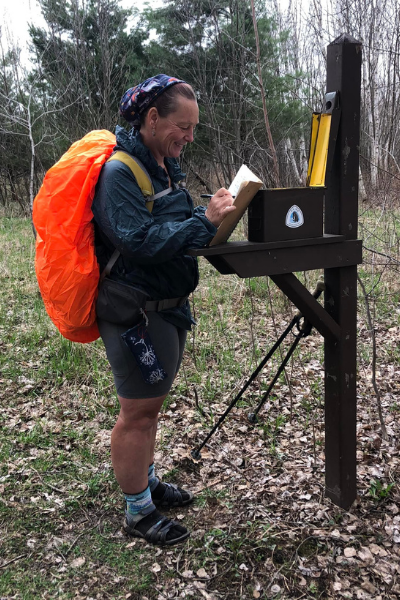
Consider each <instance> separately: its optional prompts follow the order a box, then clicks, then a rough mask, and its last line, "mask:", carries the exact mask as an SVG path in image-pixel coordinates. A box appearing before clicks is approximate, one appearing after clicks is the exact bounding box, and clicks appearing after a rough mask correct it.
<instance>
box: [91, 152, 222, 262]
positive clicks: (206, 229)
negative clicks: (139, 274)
mask: <svg viewBox="0 0 400 600" xmlns="http://www.w3.org/2000/svg"><path fill="white" fill-rule="evenodd" d="M180 193H185V192H183V191H182V192H180ZM155 202H157V200H156V201H155ZM185 204H186V203H185ZM92 209H93V214H94V217H95V220H96V222H97V223H98V225H99V226H100V228H101V229H102V230H103V231H104V233H105V234H106V236H107V237H108V238H109V240H110V241H111V243H112V244H113V245H114V246H115V247H116V248H117V249H118V250H119V251H120V252H121V254H122V255H125V256H127V257H130V258H134V259H135V260H136V261H137V262H138V263H139V264H151V263H160V262H165V261H167V260H170V259H171V258H172V257H173V256H176V255H179V254H184V253H185V251H186V250H187V249H188V248H201V247H203V246H205V245H207V244H208V243H209V242H210V241H211V239H212V238H213V237H214V235H215V233H216V231H217V228H216V227H215V225H213V224H212V223H211V222H210V221H209V220H208V219H207V218H206V216H205V214H204V210H195V212H194V214H193V216H190V215H191V207H190V206H189V204H188V203H187V207H186V206H185V208H183V207H182V210H181V211H179V213H177V212H174V205H173V203H172V204H171V214H170V220H169V218H168V217H169V215H167V216H166V219H167V220H166V222H164V223H156V221H155V219H154V217H153V215H152V214H151V213H150V212H149V211H148V209H147V208H146V204H145V198H144V196H143V194H142V192H141V190H140V188H139V186H138V184H137V183H136V180H135V178H134V177H133V175H132V173H131V171H130V170H129V168H128V167H126V166H125V165H124V164H122V163H118V162H117V161H113V162H110V163H107V164H106V165H105V166H104V168H103V170H102V173H101V175H100V179H99V182H98V185H97V188H96V196H95V199H94V202H93V207H92ZM188 217H189V218H188Z"/></svg>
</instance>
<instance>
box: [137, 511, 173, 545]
mask: <svg viewBox="0 0 400 600" xmlns="http://www.w3.org/2000/svg"><path fill="white" fill-rule="evenodd" d="M176 524H177V523H175V521H171V520H170V519H168V518H167V517H163V518H162V519H161V521H159V522H158V523H156V524H155V525H153V526H152V527H150V529H149V530H148V531H146V533H145V534H144V539H145V540H147V541H148V542H150V543H151V544H156V543H158V544H161V545H163V544H165V541H166V539H167V534H168V532H169V531H170V529H172V527H175V525H176Z"/></svg>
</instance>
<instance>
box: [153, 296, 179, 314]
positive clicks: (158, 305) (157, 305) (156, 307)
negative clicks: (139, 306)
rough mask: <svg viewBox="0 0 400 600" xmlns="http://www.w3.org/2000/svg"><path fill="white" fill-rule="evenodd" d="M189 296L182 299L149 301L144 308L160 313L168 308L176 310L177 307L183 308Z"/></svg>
mask: <svg viewBox="0 0 400 600" xmlns="http://www.w3.org/2000/svg"><path fill="white" fill-rule="evenodd" d="M187 299H188V296H181V297H180V298H167V299H166V300H147V301H146V304H145V306H144V309H145V310H150V311H152V310H153V311H156V312H158V311H160V310H167V309H168V308H175V307H177V306H183V305H184V304H185V303H186V300H187Z"/></svg>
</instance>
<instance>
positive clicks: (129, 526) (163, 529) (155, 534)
mask: <svg viewBox="0 0 400 600" xmlns="http://www.w3.org/2000/svg"><path fill="white" fill-rule="evenodd" d="M155 510H156V508H155V506H154V505H153V507H152V510H149V511H146V510H144V511H143V512H142V513H139V514H137V515H129V518H128V516H127V514H125V520H124V524H123V528H124V530H125V532H126V533H128V534H129V535H133V536H135V537H139V538H144V539H145V540H146V542H149V544H154V545H159V546H173V545H174V544H179V543H180V542H184V541H185V540H186V539H187V538H188V537H189V536H190V532H189V531H187V529H185V528H184V527H182V525H180V524H179V523H177V522H176V521H172V520H171V519H168V517H164V516H163V515H161V514H160V513H159V514H160V517H161V518H160V519H156V521H155V523H153V525H151V526H150V527H149V529H147V531H145V532H142V531H139V530H138V529H137V526H138V524H139V523H140V522H141V521H142V520H143V519H146V518H147V517H148V516H149V515H151V514H152V513H153V512H154V511H155ZM157 512H158V511H157ZM176 526H178V527H179V528H181V529H182V530H184V531H185V533H183V534H182V535H180V536H177V537H173V538H171V539H168V540H167V535H168V533H169V532H170V531H171V529H173V528H174V527H176Z"/></svg>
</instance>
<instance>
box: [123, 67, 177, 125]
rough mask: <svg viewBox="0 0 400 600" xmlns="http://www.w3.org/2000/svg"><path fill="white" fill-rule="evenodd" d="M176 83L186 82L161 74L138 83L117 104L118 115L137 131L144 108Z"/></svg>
mask: <svg viewBox="0 0 400 600" xmlns="http://www.w3.org/2000/svg"><path fill="white" fill-rule="evenodd" d="M177 83H186V81H183V79H177V78H176V77H169V75H164V74H163V73H160V74H159V75H155V76H154V77H149V79H146V81H143V83H139V84H138V85H136V86H135V87H132V88H130V89H129V90H128V91H127V92H125V94H124V95H123V96H122V98H121V102H120V104H119V112H120V115H121V116H122V117H123V118H124V119H126V120H127V121H129V122H130V123H132V125H133V127H134V128H135V129H139V127H140V118H141V115H142V114H143V112H144V111H145V110H146V108H147V107H148V106H149V105H150V104H151V103H152V102H154V100H155V99H156V98H158V96H161V94H162V93H163V92H165V90H166V89H168V88H169V87H171V86H172V85H175V84H177Z"/></svg>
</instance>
